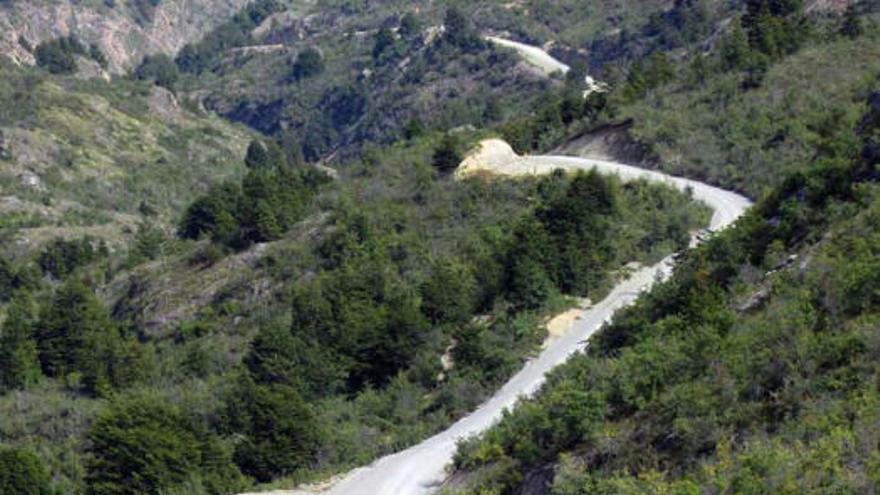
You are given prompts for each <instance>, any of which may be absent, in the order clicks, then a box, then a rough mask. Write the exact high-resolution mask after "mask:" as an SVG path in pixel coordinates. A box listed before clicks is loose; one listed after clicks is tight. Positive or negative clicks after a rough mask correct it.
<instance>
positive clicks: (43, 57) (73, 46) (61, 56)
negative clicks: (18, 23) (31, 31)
mask: <svg viewBox="0 0 880 495" xmlns="http://www.w3.org/2000/svg"><path fill="white" fill-rule="evenodd" d="M85 53H86V48H85V46H83V44H82V43H80V42H79V40H77V39H76V38H74V37H67V38H56V39H54V40H50V41H46V42H44V43H40V44H39V45H37V48H36V50H35V51H34V56H35V57H36V59H37V65H39V66H41V67H44V68H46V70H48V71H49V72H51V73H53V74H70V73H73V72H75V71H76V56H77V55H85Z"/></svg>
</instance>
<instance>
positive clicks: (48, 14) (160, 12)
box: [0, 0, 248, 73]
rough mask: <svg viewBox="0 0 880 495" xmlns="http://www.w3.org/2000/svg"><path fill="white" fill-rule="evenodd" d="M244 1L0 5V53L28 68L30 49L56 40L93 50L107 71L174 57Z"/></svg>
mask: <svg viewBox="0 0 880 495" xmlns="http://www.w3.org/2000/svg"><path fill="white" fill-rule="evenodd" d="M247 3H248V2H247V1H246V0H221V1H215V0H211V1H206V0H161V1H156V0H132V1H120V2H115V1H113V0H109V1H97V0H90V1H67V0H52V1H40V2H32V1H25V0H5V1H3V2H0V54H3V55H6V56H8V57H9V58H11V59H12V60H13V61H16V62H17V63H23V64H33V63H34V55H33V49H34V48H35V47H36V46H37V45H39V44H40V43H41V42H44V41H48V40H50V39H53V38H57V37H60V36H71V35H73V36H75V37H77V38H79V39H80V40H81V41H83V42H85V43H88V44H94V45H96V46H97V47H99V48H100V49H101V50H102V51H103V52H104V54H105V55H106V57H107V61H108V63H109V69H110V71H111V72H114V73H120V72H123V71H125V70H128V69H129V68H131V67H132V66H134V65H136V64H137V63H139V62H140V59H141V58H142V57H143V56H144V55H147V54H153V53H168V54H174V53H176V52H177V51H178V50H179V49H180V48H181V47H182V46H183V45H185V44H186V43H190V42H192V41H196V40H198V39H200V38H201V37H202V35H203V34H204V33H205V32H206V31H209V30H211V29H212V28H214V27H216V26H217V25H218V24H220V23H222V22H224V21H225V20H227V19H229V18H231V17H232V16H233V15H234V14H235V13H236V12H238V10H239V9H241V8H242V7H243V6H244V5H246V4H247Z"/></svg>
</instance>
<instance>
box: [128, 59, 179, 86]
mask: <svg viewBox="0 0 880 495" xmlns="http://www.w3.org/2000/svg"><path fill="white" fill-rule="evenodd" d="M134 77H135V78H137V79H140V80H142V81H152V82H154V83H155V84H156V85H157V86H162V87H163V88H167V89H174V83H175V82H177V78H178V77H180V73H179V70H178V68H177V65H175V63H174V61H173V60H171V57H169V56H168V55H165V54H164V53H160V54H158V55H151V56H146V57H144V60H143V61H142V62H141V64H140V65H138V66H137V68H136V69H135V71H134Z"/></svg>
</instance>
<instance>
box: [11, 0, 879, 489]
mask: <svg viewBox="0 0 880 495" xmlns="http://www.w3.org/2000/svg"><path fill="white" fill-rule="evenodd" d="M613 3H614V5H610V3H608V2H605V3H602V2H594V3H590V4H589V5H586V4H584V2H577V1H567V0H562V1H558V2H546V1H537V0H535V1H532V0H529V1H526V2H520V3H514V4H510V2H500V1H499V2H494V1H493V2H482V3H478V4H473V5H472V4H467V5H465V4H458V5H456V6H452V8H450V3H449V2H421V1H419V2H410V3H408V4H407V6H406V9H404V10H405V12H402V11H400V5H397V4H395V3H393V2H391V3H382V4H381V5H380V4H376V5H373V4H370V5H367V4H364V3H362V2H361V3H358V2H351V1H348V0H338V1H336V0H330V1H327V2H320V4H314V5H312V4H311V3H307V4H305V5H299V4H297V5H296V6H292V7H291V6H286V5H282V4H280V3H277V2H273V1H266V2H256V3H253V4H250V5H248V6H247V7H245V8H244V9H243V10H242V11H241V12H240V13H239V14H238V15H236V16H234V17H233V19H232V20H231V21H229V22H228V23H225V24H222V25H221V26H220V27H219V28H217V29H215V30H212V31H210V32H209V33H207V35H206V36H205V37H204V38H203V39H202V40H201V41H199V42H197V43H193V44H191V45H188V46H187V47H185V48H184V49H183V50H182V51H181V52H180V53H179V54H178V55H177V56H176V58H174V59H172V58H171V56H170V54H156V55H153V56H150V57H147V58H145V59H144V60H143V61H142V63H140V64H139V65H138V66H137V67H134V68H132V69H131V73H130V77H124V78H117V79H114V80H112V81H111V82H106V81H103V80H98V79H96V80H89V81H86V80H82V79H78V77H82V76H83V74H79V75H77V77H72V76H71V72H72V71H73V70H74V69H75V67H76V61H77V60H76V58H77V57H82V56H90V57H91V58H93V59H94V60H95V61H96V62H98V63H99V64H101V61H102V60H104V62H106V57H103V56H101V55H100V52H99V51H98V50H95V49H93V47H87V46H86V45H81V44H78V45H77V46H74V43H73V40H71V39H67V38H65V39H64V40H55V41H51V42H47V43H45V44H44V46H43V48H42V50H40V49H38V50H37V51H38V52H41V53H43V55H42V61H41V62H40V65H42V66H43V67H44V68H45V70H44V69H43V68H21V67H16V66H13V65H12V64H11V63H8V62H6V61H3V60H0V164H2V173H0V185H2V189H3V191H4V198H3V202H2V204H0V208H2V209H0V226H2V229H0V247H2V248H3V255H2V256H0V305H2V306H0V319H2V327H0V328H2V330H0V391H2V392H3V395H0V438H3V442H4V445H7V444H8V445H9V446H10V447H3V449H4V450H2V451H0V468H3V469H0V487H3V483H7V484H9V483H15V484H21V486H28V485H26V484H24V482H23V481H19V478H14V479H13V481H11V482H9V481H7V480H8V479H9V478H8V477H9V476H11V475H10V474H8V473H14V474H13V475H14V476H19V473H26V476H28V477H30V478H32V480H33V481H32V483H31V486H34V487H36V488H35V489H36V490H38V491H37V492H35V493H41V492H42V493H45V492H46V490H47V489H49V488H48V487H47V486H46V483H47V478H48V475H51V485H52V486H51V490H52V491H53V492H55V493H65V494H68V493H70V494H73V493H92V494H127V493H154V494H157V495H158V494H165V495H173V494H183V493H188V494H189V493H193V494H221V493H233V492H236V491H242V490H245V489H247V488H250V487H252V485H253V484H254V483H273V484H279V483H283V484H294V483H297V482H299V481H302V480H307V479H314V478H315V477H318V476H322V475H326V474H331V473H336V472H339V471H341V470H344V469H347V468H349V467H352V466H355V465H361V464H364V463H367V462H369V461H370V460H372V459H375V458H376V457H378V456H381V455H384V454H387V453H390V452H394V451H396V450H399V449H401V448H404V447H406V446H409V445H412V444H413V443H415V442H417V441H419V440H421V439H424V438H426V437H428V436H430V435H431V434H433V433H436V432H438V431H440V430H441V429H443V428H444V427H446V426H448V425H449V424H450V423H451V422H452V421H455V420H456V419H458V418H460V417H462V416H463V415H465V414H467V413H468V412H469V411H471V410H473V408H474V407H476V406H477V405H478V404H480V403H481V402H482V401H483V400H485V399H486V398H487V397H488V396H489V395H490V394H491V393H492V392H493V391H494V390H495V389H496V388H497V387H498V386H499V385H500V384H501V383H503V382H504V381H505V380H506V379H507V378H508V377H510V376H511V375H512V374H513V373H514V372H515V371H516V370H517V369H518V368H519V367H520V365H521V364H522V362H523V361H524V360H525V359H527V358H528V356H529V355H530V354H532V353H534V352H536V350H537V349H538V348H539V345H540V343H541V341H542V340H543V338H544V337H545V335H544V331H543V329H542V322H543V321H545V318H546V317H547V316H549V315H550V314H553V313H555V312H557V311H559V310H561V309H564V308H566V307H569V306H570V305H571V304H572V300H571V299H569V297H568V296H586V297H589V298H592V299H598V298H600V297H602V295H603V294H604V292H605V291H606V290H607V289H608V288H609V287H610V286H611V285H612V284H613V283H614V282H615V280H616V277H618V276H620V275H621V274H623V273H625V271H626V270H621V268H623V267H624V266H625V265H626V264H627V263H629V262H644V263H648V262H653V261H656V260H659V259H660V258H662V257H664V256H666V255H668V254H669V253H671V252H673V251H676V250H679V249H682V248H683V247H684V246H685V245H686V244H687V242H688V239H689V235H688V233H689V232H690V231H692V230H693V229H696V228H699V227H700V226H702V225H704V224H705V221H706V214H707V212H706V211H705V209H703V208H701V207H699V206H697V205H694V204H692V203H691V201H690V198H689V197H688V196H687V195H686V194H679V193H677V192H676V191H674V190H673V189H671V188H668V187H663V186H657V185H650V184H648V183H646V182H642V181H635V182H629V183H622V182H621V181H620V180H618V179H617V178H613V177H603V176H600V175H598V174H596V173H595V172H586V173H582V174H578V175H574V176H566V175H565V174H563V173H561V172H559V173H555V174H553V175H551V176H549V177H544V178H541V179H535V178H530V179H524V180H515V181H514V180H491V181H490V180H486V179H485V178H470V179H462V180H458V179H456V178H455V177H454V174H453V173H452V172H453V171H454V169H455V168H456V166H457V165H458V163H459V162H460V160H461V157H462V153H463V152H464V151H465V150H466V149H467V148H468V147H469V146H471V145H473V144H474V143H475V142H477V141H478V140H480V139H483V138H486V137H490V136H496V135H499V134H500V135H502V136H503V137H505V138H506V139H508V140H509V141H510V142H511V143H512V144H513V145H514V147H515V148H516V149H517V150H518V151H521V152H532V151H546V150H550V149H553V148H555V147H556V146H558V145H560V144H563V143H565V142H566V141H567V140H568V139H569V138H571V137H574V136H578V135H580V134H582V133H584V132H587V131H591V130H595V129H599V130H601V131H602V132H613V133H616V134H614V135H613V136H612V137H613V138H616V139H617V138H619V139H620V140H622V144H620V143H619V142H615V141H614V140H613V139H609V141H608V142H611V143H612V144H615V143H617V144H615V145H616V146H618V147H619V148H614V146H610V148H611V149H610V150H609V153H611V154H614V153H618V152H619V153H621V154H623V155H626V156H627V157H628V158H635V159H639V160H643V161H644V162H646V163H654V164H656V166H658V167H661V168H664V169H666V170H670V171H673V172H676V173H680V174H685V175H689V176H692V177H695V178H699V179H708V180H711V181H713V182H716V183H719V184H722V185H725V186H728V187H733V188H737V189H740V190H745V191H747V192H748V193H750V194H752V195H753V196H755V197H757V198H764V196H766V198H764V199H763V201H762V202H761V203H760V206H759V207H758V208H756V210H755V212H754V213H753V214H751V216H749V217H748V218H747V219H745V220H744V221H743V222H741V224H740V226H739V227H737V229H736V230H734V231H732V232H729V233H724V234H720V235H718V236H717V237H715V238H714V239H713V240H711V241H710V242H709V243H708V244H707V245H706V246H705V247H703V248H700V249H699V250H697V251H695V252H691V253H688V254H686V255H685V256H684V257H683V259H682V263H681V266H682V268H681V269H680V270H679V271H678V272H677V273H676V275H675V276H674V277H673V279H672V280H671V281H670V282H668V283H666V284H663V285H661V286H660V287H659V288H658V289H657V291H656V292H654V293H653V294H652V295H650V296H648V297H647V298H646V299H645V300H644V301H643V302H641V303H639V304H638V305H637V306H636V307H635V308H634V309H632V310H630V311H628V312H626V313H624V314H622V315H621V316H620V317H618V318H617V320H616V321H615V323H614V324H613V325H611V326H609V327H608V328H606V329H605V330H604V331H603V332H602V334H601V335H600V336H599V337H598V339H597V340H596V341H595V342H594V345H593V347H592V348H591V350H590V354H589V355H587V356H578V357H577V358H576V359H575V360H573V361H572V362H571V363H570V364H568V365H567V366H566V367H565V368H564V369H562V370H560V371H559V372H557V373H556V374H554V376H553V377H552V378H551V380H550V382H549V384H548V386H547V387H546V388H545V390H544V391H543V392H542V394H541V395H540V396H539V397H538V398H537V399H536V400H535V401H529V402H523V403H522V404H521V406H520V408H519V409H518V410H517V411H516V412H513V413H511V414H510V415H508V416H507V417H506V418H505V419H504V421H502V423H501V424H500V425H499V426H498V427H497V428H495V429H493V430H491V431H490V432H489V433H488V434H487V435H486V436H485V437H483V438H480V439H474V440H471V441H469V442H467V443H466V444H465V445H463V446H462V450H461V451H460V453H459V455H458V457H457V463H458V467H459V468H463V469H469V470H474V473H472V474H471V476H472V479H471V481H472V482H473V488H474V490H475V491H477V492H479V490H483V492H485V493H511V492H513V491H514V490H516V489H517V487H518V486H519V484H520V482H521V481H522V480H523V479H524V477H526V476H533V477H540V476H542V475H541V474H540V473H545V474H544V475H543V476H545V479H543V481H547V482H548V483H549V484H552V487H553V488H552V490H554V492H555V493H559V494H576V493H592V492H594V491H598V492H603V491H604V492H625V491H627V490H629V491H630V492H640V491H650V490H654V491H657V492H660V491H664V490H666V491H672V490H679V491H688V490H690V491H694V490H699V489H700V488H701V487H705V489H707V490H709V491H712V490H715V491H719V492H724V491H727V492H745V493H749V492H755V491H760V489H761V488H762V487H768V486H769V487H772V488H773V490H772V491H780V492H782V491H785V490H787V489H791V490H792V491H797V489H799V488H803V489H804V491H810V490H813V491H831V489H832V488H833V487H844V488H851V489H852V490H853V491H859V490H863V491H868V490H867V487H869V485H870V484H871V483H875V482H876V481H875V480H874V478H875V477H876V476H875V475H876V472H875V471H876V470H877V469H876V466H875V464H876V459H874V458H873V457H875V456H874V455H873V450H876V449H875V448H874V447H876V443H877V441H876V438H875V437H876V434H875V432H874V431H873V429H872V426H871V425H872V422H873V421H874V419H875V418H874V416H873V415H872V414H873V411H874V410H875V409H876V407H875V406H876V402H877V400H876V399H877V398H876V397H874V396H875V395H876V393H875V391H874V390H873V388H876V387H873V386H872V385H871V384H873V383H874V382H876V377H875V376H874V375H875V374H876V372H875V371H876V370H874V366H873V364H872V360H871V359H872V357H873V355H874V350H873V349H874V347H875V344H874V340H876V339H875V338H874V337H873V334H872V329H873V328H874V327H876V325H875V323H876V319H877V318H876V315H875V313H876V305H877V302H878V301H877V295H876V293H875V292H876V290H874V288H875V286H876V285H877V282H878V280H877V276H876V273H878V270H877V268H880V267H877V266H876V265H877V263H876V261H875V258H876V257H877V256H876V255H877V253H876V249H875V245H877V244H878V243H880V240H878V239H876V237H877V235H876V232H875V230H876V229H875V227H876V225H875V224H876V217H877V216H878V213H877V211H876V210H877V208H876V207H875V204H876V201H872V200H874V199H876V196H877V191H875V189H876V185H875V184H874V183H873V182H874V181H875V180H876V174H877V172H876V167H875V164H876V160H877V156H878V155H880V152H878V151H877V150H878V148H880V145H878V144H877V142H878V139H880V138H878V136H877V133H878V130H877V128H878V126H877V125H876V124H877V122H878V121H880V117H877V113H876V111H875V112H869V113H868V115H867V116H866V117H862V114H864V108H863V107H864V100H865V98H866V97H867V95H868V90H869V89H870V88H872V87H875V84H876V75H877V71H878V66H877V63H876V60H880V57H877V56H876V55H877V53H876V50H877V49H876V46H877V43H876V39H875V38H876V35H875V34H874V33H875V31H876V30H874V29H872V28H873V27H874V26H875V24H874V22H875V20H874V17H873V15H874V14H872V12H873V11H874V10H873V9H874V8H875V7H874V6H873V3H870V2H866V3H858V4H856V5H854V6H852V7H850V8H849V9H848V10H846V11H845V12H844V11H841V12H840V13H839V15H838V14H832V13H824V14H821V15H808V14H806V13H805V12H804V8H803V6H802V5H800V3H799V2H791V1H783V2H776V1H774V2H765V1H754V2H752V1H749V2H744V3H740V2H733V3H731V2H720V1H715V0H700V1H696V0H695V1H690V0H688V1H676V2H659V1H658V2H654V1H648V2H646V1H639V2H635V1H630V0H626V1H621V2H613ZM288 7H290V8H288ZM133 8H136V9H138V10H139V11H140V15H142V17H143V18H145V19H146V18H149V17H150V16H151V15H152V13H153V11H154V10H155V8H156V4H155V3H154V2H150V1H144V2H136V3H135V5H134V7H133ZM728 19H729V22H728ZM441 24H443V25H444V26H445V30H443V31H440V30H439V29H438V26H440V25H441ZM505 30H506V31H509V32H510V33H512V34H511V36H512V37H514V38H518V39H523V40H530V41H532V42H533V43H536V44H539V43H541V42H544V41H556V42H557V43H556V45H554V48H553V51H554V54H556V55H558V56H560V57H561V58H563V59H564V60H565V61H566V62H567V63H570V64H571V65H572V66H573V67H574V69H573V70H572V71H571V72H570V73H569V74H568V75H567V76H565V77H564V78H563V77H560V76H553V77H551V78H546V77H543V76H541V75H539V74H537V73H536V72H534V71H532V70H531V69H529V68H528V67H527V66H526V65H525V64H522V63H521V62H520V60H519V59H518V58H517V57H515V56H514V55H513V54H512V52H510V51H509V50H505V49H500V48H497V47H495V46H493V45H491V44H489V43H486V42H484V41H483V38H482V36H483V35H484V34H486V33H489V32H500V31H505ZM38 55H39V54H38ZM38 58H39V56H38ZM603 66H604V69H603V70H602V71H601V72H600V71H599V70H598V69H599V68H600V67H603ZM71 67H72V68H71ZM587 74H596V75H598V77H597V78H598V79H600V80H602V81H606V82H608V83H610V85H611V87H612V91H611V92H609V93H592V94H591V95H589V97H587V98H586V99H585V98H584V97H583V90H584V84H583V80H584V77H585V76H586V75H587ZM824 74H833V76H834V77H823V75H824ZM156 86H162V87H164V88H165V89H162V88H157V87H156ZM166 89H167V90H169V91H166ZM872 101H873V100H872ZM873 105H874V106H875V107H876V105H877V104H876V102H874V103H873ZM206 108H207V109H209V110H212V111H216V112H218V113H220V114H222V115H224V116H226V117H228V118H229V119H232V120H237V121H240V122H243V123H245V124H248V125H249V126H251V127H252V128H253V129H254V130H258V131H261V132H262V133H263V135H259V136H258V135H257V134H256V132H255V131H254V130H248V129H245V128H243V127H237V126H234V125H231V124H229V123H224V122H222V121H220V120H219V119H218V118H216V117H211V116H209V115H207V114H206V112H205V109H206ZM622 128H626V132H624V131H620V129H622ZM609 129H610V131H609ZM627 133H628V134H627ZM624 134H627V135H624ZM319 161H320V162H321V163H322V164H329V165H330V166H332V167H333V169H334V170H333V172H334V174H332V175H333V177H334V179H333V180H329V175H330V174H325V173H324V172H321V171H320V170H322V167H318V166H313V165H311V164H308V163H307V162H319ZM324 170H326V169H324ZM844 253H845V254H844ZM793 255H796V256H797V258H794V257H793ZM441 357H443V359H442V360H441ZM872 387H873V388H872ZM861 439H864V441H861ZM30 446H32V447H33V448H35V449H37V452H36V453H35V454H33V453H30V451H28V450H26V448H28V447H30ZM22 448H24V449H25V450H20V449H22ZM13 449H15V450H13ZM22 452H24V454H22ZM35 456H36V457H35ZM872 456H873V457H872ZM40 459H42V461H40ZM44 463H45V467H43V464H44ZM9 464H12V465H14V466H22V467H14V468H11V469H10V468H8V467H7V466H8V465H9ZM816 466H821V468H820V467H816ZM536 473H537V474H536ZM546 473H552V474H551V475H547V474H546ZM3 476H7V477H6V478H4V477H3ZM22 476H25V474H22ZM551 478H552V479H551ZM791 480H795V481H791ZM792 486H794V487H796V488H791V487H792ZM4 488H5V487H4ZM0 492H2V490H0Z"/></svg>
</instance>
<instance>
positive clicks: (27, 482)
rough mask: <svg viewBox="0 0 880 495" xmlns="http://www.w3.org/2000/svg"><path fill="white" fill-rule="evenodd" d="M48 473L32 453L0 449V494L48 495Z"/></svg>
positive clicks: (8, 448)
mask: <svg viewBox="0 0 880 495" xmlns="http://www.w3.org/2000/svg"><path fill="white" fill-rule="evenodd" d="M49 493H51V492H50V487H49V473H48V471H47V470H46V465H45V464H44V463H43V461H42V460H41V459H40V458H39V457H38V456H37V454H35V453H34V452H33V451H30V450H24V449H16V448H12V447H0V494H3V495H49Z"/></svg>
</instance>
